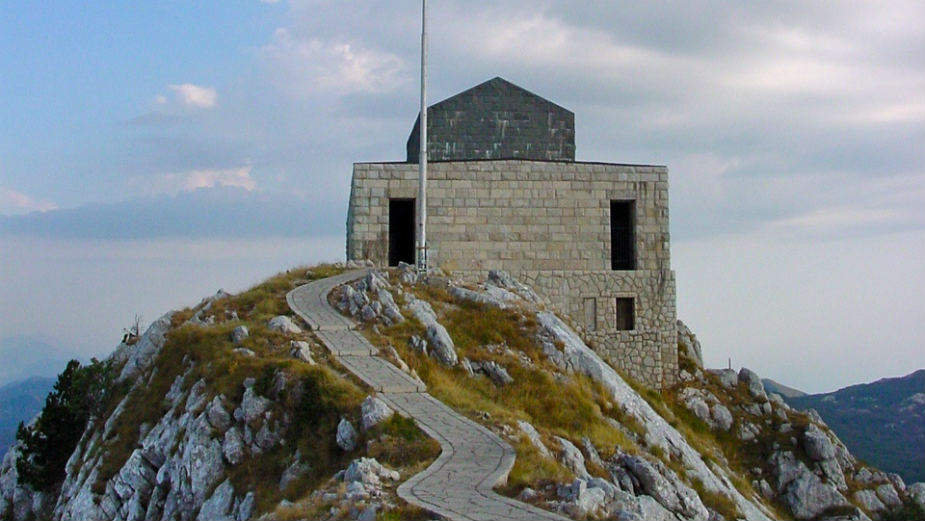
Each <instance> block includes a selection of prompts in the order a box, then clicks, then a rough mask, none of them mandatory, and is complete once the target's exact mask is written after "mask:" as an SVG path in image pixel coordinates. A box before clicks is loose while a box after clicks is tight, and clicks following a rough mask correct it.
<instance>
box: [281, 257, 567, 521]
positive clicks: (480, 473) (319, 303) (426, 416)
mask: <svg viewBox="0 0 925 521" xmlns="http://www.w3.org/2000/svg"><path fill="white" fill-rule="evenodd" d="M366 273H367V270H360V271H351V272H347V273H344V274H342V275H337V276H334V277H328V278H326V279H322V280H318V281H315V282H311V283H309V284H306V285H304V286H300V287H298V288H296V289H294V290H292V291H290V292H289V294H288V295H286V300H287V301H288V303H289V307H290V308H292V310H293V311H294V312H295V313H296V314H297V315H299V316H300V317H302V319H303V320H305V322H306V323H307V324H308V325H309V327H311V328H312V329H313V330H314V331H315V333H316V334H317V335H318V337H319V338H320V339H321V341H322V342H323V343H324V344H325V346H326V347H327V348H328V349H329V350H330V351H331V353H333V354H334V355H335V357H336V358H337V360H339V361H340V362H341V363H342V364H343V365H344V366H345V367H346V368H347V369H349V370H350V371H351V372H353V373H354V374H355V375H357V376H358V377H359V378H360V379H361V380H363V381H364V382H366V383H367V384H369V386H370V387H372V388H373V389H375V390H376V391H378V392H379V394H378V396H379V397H380V398H382V399H383V400H384V401H385V402H386V403H388V404H389V406H390V407H392V408H393V409H395V410H396V411H399V412H401V413H403V414H405V415H407V416H410V417H411V418H414V419H415V421H416V422H417V424H418V425H420V427H421V428H422V429H423V430H424V432H426V433H427V434H428V435H429V436H431V437H433V438H434V439H436V440H437V441H438V442H440V447H441V448H442V449H443V451H442V452H441V453H440V457H438V458H437V460H436V461H435V462H434V463H433V464H431V466H429V467H427V469H425V470H424V471H423V472H420V473H419V474H416V475H414V476H412V477H411V478H410V479H408V480H407V481H405V482H404V483H403V484H402V485H401V486H400V487H398V495H399V496H401V497H402V499H404V500H405V501H408V502H409V503H412V504H415V505H418V506H420V507H422V508H426V509H427V510H430V511H432V512H436V513H437V514H440V515H442V516H444V517H447V518H449V519H452V520H468V521H491V520H500V521H508V520H510V521H527V520H548V521H553V520H555V521H565V520H566V518H564V517H561V516H558V515H555V514H552V513H550V512H547V511H545V510H541V509H539V508H536V507H534V506H531V505H528V504H526V503H522V502H520V501H515V500H513V499H510V498H506V497H504V496H500V495H498V494H496V493H494V492H493V491H492V487H493V486H495V485H497V484H499V483H502V482H504V480H505V479H506V478H507V475H508V472H510V470H511V467H512V466H513V465H514V450H513V449H512V448H511V447H510V445H508V444H507V443H505V441H504V440H502V439H501V438H500V437H498V436H497V435H495V434H494V433H493V432H491V431H489V430H488V429H486V428H485V427H483V426H481V425H479V424H477V423H475V422H473V421H471V420H469V419H468V418H465V417H464V416H462V415H460V414H458V413H456V412H455V411H453V410H452V409H450V408H449V407H447V406H446V405H444V404H442V403H441V402H439V401H438V400H436V399H435V398H434V397H432V396H431V395H429V394H427V393H426V392H424V391H425V387H424V384H423V383H421V382H420V381H418V380H415V379H414V378H412V377H411V376H410V375H408V374H407V373H405V372H403V371H401V370H399V369H398V368H397V367H395V366H394V365H392V364H390V363H389V362H387V361H386V360H384V359H382V358H379V357H377V356H375V353H376V349H375V347H373V346H372V344H370V343H369V342H368V341H367V340H366V339H365V338H364V337H363V336H362V335H360V334H359V333H358V332H356V331H353V328H354V327H355V324H354V322H353V321H352V320H350V319H348V318H346V317H344V316H343V315H341V314H340V313H338V312H337V311H336V310H334V309H332V308H331V306H330V305H329V304H328V301H327V296H328V293H330V292H331V290H332V289H334V288H335V287H337V286H339V285H341V284H344V283H347V282H350V281H353V280H356V279H358V278H360V277H363V276H364V275H366Z"/></svg>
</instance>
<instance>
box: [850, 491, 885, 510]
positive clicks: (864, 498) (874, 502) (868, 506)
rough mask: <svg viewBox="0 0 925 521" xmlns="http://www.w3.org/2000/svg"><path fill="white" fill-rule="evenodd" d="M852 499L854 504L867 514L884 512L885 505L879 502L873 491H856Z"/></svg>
mask: <svg viewBox="0 0 925 521" xmlns="http://www.w3.org/2000/svg"><path fill="white" fill-rule="evenodd" d="M852 497H853V498H854V502H855V503H857V504H858V505H860V506H861V508H863V509H864V510H866V511H868V512H874V513H876V512H883V511H884V510H886V505H884V504H883V502H882V501H880V498H878V497H877V493H876V492H874V491H873V490H867V489H864V490H858V491H857V492H855V493H854V496H852Z"/></svg>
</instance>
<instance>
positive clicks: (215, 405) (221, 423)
mask: <svg viewBox="0 0 925 521" xmlns="http://www.w3.org/2000/svg"><path fill="white" fill-rule="evenodd" d="M206 415H207V417H208V419H209V423H210V424H211V425H212V426H213V427H215V428H216V430H218V431H219V432H221V433H224V432H225V431H227V430H228V428H229V427H231V415H230V414H228V411H226V410H225V407H224V406H223V405H222V399H221V397H219V396H216V397H215V398H213V399H212V402H211V403H210V404H209V408H208V409H207V410H206Z"/></svg>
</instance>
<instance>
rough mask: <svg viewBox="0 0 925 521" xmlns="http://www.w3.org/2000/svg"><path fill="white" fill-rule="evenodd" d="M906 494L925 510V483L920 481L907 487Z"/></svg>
mask: <svg viewBox="0 0 925 521" xmlns="http://www.w3.org/2000/svg"><path fill="white" fill-rule="evenodd" d="M906 493H907V494H908V495H909V498H910V499H912V501H913V502H914V503H915V504H916V505H918V506H919V508H921V509H922V510H925V483H922V482H921V481H919V482H918V483H913V484H911V485H909V486H908V487H906Z"/></svg>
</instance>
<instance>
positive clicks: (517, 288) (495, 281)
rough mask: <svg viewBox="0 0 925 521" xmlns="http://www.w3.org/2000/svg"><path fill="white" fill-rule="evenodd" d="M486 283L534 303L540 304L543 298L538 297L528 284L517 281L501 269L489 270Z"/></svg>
mask: <svg viewBox="0 0 925 521" xmlns="http://www.w3.org/2000/svg"><path fill="white" fill-rule="evenodd" d="M487 284H488V285H489V286H494V287H497V288H503V289H506V290H508V291H511V292H513V293H516V294H517V295H518V296H519V297H520V298H522V299H524V300H527V301H529V302H533V303H535V304H540V303H542V302H543V299H542V298H540V296H539V295H537V294H536V292H534V291H533V290H532V289H531V288H530V287H529V286H527V285H526V284H523V283H521V282H519V281H518V280H516V279H515V278H514V277H512V276H511V275H510V274H509V273H507V272H506V271H503V270H489V272H488V282H487Z"/></svg>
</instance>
